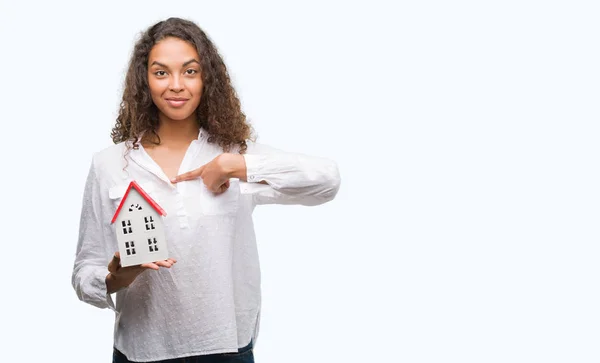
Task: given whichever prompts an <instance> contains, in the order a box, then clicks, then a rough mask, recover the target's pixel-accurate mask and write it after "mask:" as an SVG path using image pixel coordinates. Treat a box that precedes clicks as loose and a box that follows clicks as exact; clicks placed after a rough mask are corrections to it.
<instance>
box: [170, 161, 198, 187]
mask: <svg viewBox="0 0 600 363" xmlns="http://www.w3.org/2000/svg"><path fill="white" fill-rule="evenodd" d="M203 169H204V165H202V166H201V167H199V168H198V169H195V170H192V171H188V172H187V173H183V174H179V175H177V176H176V177H174V178H173V179H171V183H178V182H180V181H184V180H191V179H196V178H197V177H199V176H200V174H202V170H203Z"/></svg>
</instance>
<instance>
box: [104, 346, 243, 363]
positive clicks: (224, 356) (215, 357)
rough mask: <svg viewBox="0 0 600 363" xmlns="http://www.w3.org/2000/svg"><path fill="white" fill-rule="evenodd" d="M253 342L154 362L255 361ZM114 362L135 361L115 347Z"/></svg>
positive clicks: (227, 362) (239, 362)
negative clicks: (223, 350)
mask: <svg viewBox="0 0 600 363" xmlns="http://www.w3.org/2000/svg"><path fill="white" fill-rule="evenodd" d="M252 343H253V342H252V341H250V343H249V344H248V345H246V346H245V347H243V348H239V349H238V352H237V353H218V354H208V355H195V356H193V357H185V358H175V359H167V360H159V361H155V362H152V363H254V353H253V352H252V348H253V344H252ZM113 363H133V362H131V361H129V360H128V359H127V357H125V355H124V354H123V353H121V352H120V351H118V350H117V348H113Z"/></svg>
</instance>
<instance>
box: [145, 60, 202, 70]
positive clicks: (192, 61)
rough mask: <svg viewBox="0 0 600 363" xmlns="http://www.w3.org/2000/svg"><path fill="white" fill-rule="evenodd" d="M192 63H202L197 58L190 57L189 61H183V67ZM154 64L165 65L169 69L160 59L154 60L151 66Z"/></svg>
mask: <svg viewBox="0 0 600 363" xmlns="http://www.w3.org/2000/svg"><path fill="white" fill-rule="evenodd" d="M191 63H198V65H200V62H198V61H197V60H195V59H190V60H189V61H187V62H185V63H183V66H182V67H185V66H187V65H188V64H191ZM153 65H158V66H161V67H164V68H167V69H168V68H169V67H168V66H167V65H166V64H162V63H160V62H158V61H154V62H152V64H151V65H150V67H152V66H153Z"/></svg>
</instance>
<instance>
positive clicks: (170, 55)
mask: <svg viewBox="0 0 600 363" xmlns="http://www.w3.org/2000/svg"><path fill="white" fill-rule="evenodd" d="M148 85H149V86H150V93H151V95H152V101H154V104H155V105H156V107H158V110H159V113H160V118H161V119H165V117H166V118H167V120H187V119H188V118H190V119H194V120H195V118H196V113H195V111H196V108H197V107H198V105H199V104H200V97H202V77H201V75H200V57H199V56H198V52H197V51H196V48H195V47H194V46H192V45H191V44H189V43H187V42H185V41H183V40H181V39H179V38H174V37H168V38H165V39H163V40H161V41H159V42H158V43H156V44H155V45H154V46H153V47H152V50H151V51H150V54H149V57H148Z"/></svg>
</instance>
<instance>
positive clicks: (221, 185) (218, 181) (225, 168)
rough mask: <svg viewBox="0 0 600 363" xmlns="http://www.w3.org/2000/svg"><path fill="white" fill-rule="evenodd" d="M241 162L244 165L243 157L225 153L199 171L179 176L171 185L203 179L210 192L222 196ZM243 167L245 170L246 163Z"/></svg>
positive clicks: (172, 180)
mask: <svg viewBox="0 0 600 363" xmlns="http://www.w3.org/2000/svg"><path fill="white" fill-rule="evenodd" d="M240 162H241V163H244V160H243V157H242V155H238V154H231V153H224V154H221V155H219V156H217V157H216V158H214V159H213V160H211V161H210V162H208V163H207V164H204V165H202V166H201V167H199V168H198V169H195V170H192V171H188V172H187V173H183V174H180V175H177V176H176V177H175V178H173V179H171V183H179V182H182V181H185V180H192V179H196V178H202V182H203V183H204V185H206V187H207V188H208V190H210V191H212V192H213V193H215V194H221V193H223V192H224V191H226V190H227V188H229V178H231V177H232V176H233V175H234V174H235V171H236V170H237V169H238V168H240ZM243 167H244V168H245V163H244V165H243Z"/></svg>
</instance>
